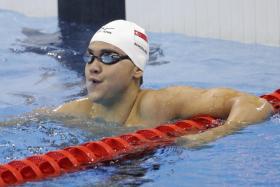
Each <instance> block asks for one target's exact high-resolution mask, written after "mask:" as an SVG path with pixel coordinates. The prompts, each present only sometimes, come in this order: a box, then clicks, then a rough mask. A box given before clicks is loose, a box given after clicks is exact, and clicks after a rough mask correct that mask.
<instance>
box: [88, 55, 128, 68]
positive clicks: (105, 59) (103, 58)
mask: <svg viewBox="0 0 280 187" xmlns="http://www.w3.org/2000/svg"><path fill="white" fill-rule="evenodd" d="M83 59H84V62H86V63H87V64H91V63H92V62H93V61H94V60H95V59H97V60H99V61H100V62H102V63H103V64H108V65H111V64H115V63H117V62H119V61H121V60H124V59H130V58H129V56H127V55H125V56H120V55H119V54H115V53H109V52H104V53H102V54H101V55H100V56H99V57H98V56H95V55H93V54H90V53H88V52H87V53H86V54H84V56H83Z"/></svg>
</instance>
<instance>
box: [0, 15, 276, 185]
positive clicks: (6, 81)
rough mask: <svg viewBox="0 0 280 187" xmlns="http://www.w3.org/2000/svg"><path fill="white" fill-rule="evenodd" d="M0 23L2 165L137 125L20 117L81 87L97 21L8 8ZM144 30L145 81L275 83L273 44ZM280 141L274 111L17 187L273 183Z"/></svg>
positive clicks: (246, 87) (248, 88) (261, 86)
mask: <svg viewBox="0 0 280 187" xmlns="http://www.w3.org/2000/svg"><path fill="white" fill-rule="evenodd" d="M0 22H1V28H0V38H1V45H0V90H1V92H0V123H1V124H6V123H7V121H9V120H11V119H15V118H17V119H19V120H17V121H16V122H15V123H14V125H12V126H1V127H0V133H1V137H0V162H1V163H5V162H9V161H11V160H14V159H22V158H24V157H26V156H30V155H33V154H38V153H45V152H47V151H50V150H55V149H61V148H63V147H65V146H70V145H76V144H80V143H83V142H86V141H91V140H97V139H100V138H102V137H106V136H112V135H118V134H122V133H125V132H131V131H133V130H134V129H132V128H125V127H122V126H120V125H117V124H112V123H106V122H104V121H102V120H100V119H95V120H87V121H85V120H75V119H67V120H60V119H57V120H55V119H49V118H48V117H46V116H37V115H25V113H28V112H31V111H32V110H34V109H36V108H41V107H49V108H50V107H55V106H57V105H59V104H61V103H64V102H66V101H70V100H73V99H76V98H80V97H83V96H84V95H85V94H86V91H85V87H84V79H83V75H84V74H83V67H84V64H83V63H82V62H81V56H82V54H83V51H84V50H85V49H86V47H87V44H88V40H89V38H90V36H91V35H92V34H93V33H94V27H91V26H88V25H77V24H75V23H58V21H57V19H56V18H30V17H25V16H23V15H21V14H18V13H16V12H10V11H4V10H0ZM67 31H68V32H67ZM149 37H150V41H151V59H150V62H149V64H148V65H147V67H146V69H145V75H144V85H143V87H144V88H154V89H158V88H163V87H166V86H171V85H186V86H194V87H202V88H213V87H229V88H234V89H238V90H241V91H245V92H249V93H251V94H255V95H261V94H264V93H268V92H272V91H273V90H275V89H277V88H279V87H280V79H279V69H280V48H279V47H268V46H262V45H252V44H242V43H237V42H230V41H223V40H214V39H207V38H194V37H188V36H184V35H180V34H173V33H166V34H160V33H149ZM66 121H67V122H66ZM68 122H69V123H68ZM69 124H71V125H69ZM279 142H280V117H279V115H274V116H272V117H271V118H269V119H268V120H266V121H264V122H262V123H259V124H256V125H252V126H249V127H247V128H245V129H242V130H240V131H238V132H236V133H234V134H232V135H229V136H226V137H223V138H220V139H218V140H216V141H214V142H211V143H208V144H206V145H203V146H201V147H198V148H193V149H190V148H185V147H183V146H181V145H171V146H167V147H164V148H160V149H158V150H155V151H154V152H152V153H148V154H146V155H144V156H142V157H137V158H134V159H130V160H122V161H115V162H111V163H108V164H106V165H101V166H96V167H94V168H91V169H88V170H83V171H80V172H75V173H70V174H65V175H63V176H60V177H57V178H53V179H48V180H44V181H40V182H30V183H27V184H24V185H23V186H49V187H52V186H53V187H56V186H73V187H74V186H75V187H76V186H279V185H280V169H279V168H280V143H279Z"/></svg>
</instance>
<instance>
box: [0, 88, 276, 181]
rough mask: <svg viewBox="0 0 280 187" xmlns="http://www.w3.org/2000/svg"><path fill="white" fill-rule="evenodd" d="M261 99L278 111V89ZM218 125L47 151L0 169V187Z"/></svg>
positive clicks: (169, 128)
mask: <svg viewBox="0 0 280 187" xmlns="http://www.w3.org/2000/svg"><path fill="white" fill-rule="evenodd" d="M261 97H262V98H264V99H266V100H267V101H268V102H270V103H271V104H272V106H273V107H274V112H279V111H280V89H278V90H276V91H275V92H273V93H270V94H266V95H262V96H261ZM219 125H221V123H220V120H219V119H217V118H213V117H211V116H208V115H201V116H197V117H194V118H192V119H188V120H180V121H177V122H175V123H166V124H162V125H160V126H157V127H155V128H149V129H142V130H138V131H136V132H134V133H128V134H123V135H120V136H115V137H107V138H103V139H101V140H99V141H92V142H87V143H84V144H81V145H77V146H70V147H66V148H64V149H61V150H55V151H50V152H47V153H45V154H42V155H33V156H30V157H27V158H25V159H23V160H14V161H11V162H9V163H6V164H3V165H0V186H8V185H17V184H21V183H24V182H27V181H34V180H41V179H43V178H47V177H54V176H58V175H61V174H62V173H65V172H72V171H75V170H79V169H83V168H84V167H85V166H88V165H90V164H97V163H100V162H103V161H109V160H114V159H118V158H121V157H124V156H127V155H129V154H136V153H140V152H144V151H148V150H152V149H155V148H157V147H159V146H164V145H168V144H170V143H173V142H174V141H175V139H176V137H179V136H183V135H187V134H195V133H200V132H203V131H206V130H207V129H210V128H215V127H217V126H219Z"/></svg>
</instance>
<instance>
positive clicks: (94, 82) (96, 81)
mask: <svg viewBox="0 0 280 187" xmlns="http://www.w3.org/2000/svg"><path fill="white" fill-rule="evenodd" d="M91 82H92V83H93V84H98V83H101V81H99V80H92V81H91Z"/></svg>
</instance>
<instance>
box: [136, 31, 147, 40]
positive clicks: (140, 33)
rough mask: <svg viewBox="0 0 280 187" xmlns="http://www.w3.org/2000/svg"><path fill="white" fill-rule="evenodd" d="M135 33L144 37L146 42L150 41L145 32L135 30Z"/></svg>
mask: <svg viewBox="0 0 280 187" xmlns="http://www.w3.org/2000/svg"><path fill="white" fill-rule="evenodd" d="M134 35H136V36H138V37H140V38H142V39H143V40H145V41H146V42H148V37H147V36H146V35H145V34H143V33H142V32H139V31H137V30H134Z"/></svg>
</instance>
